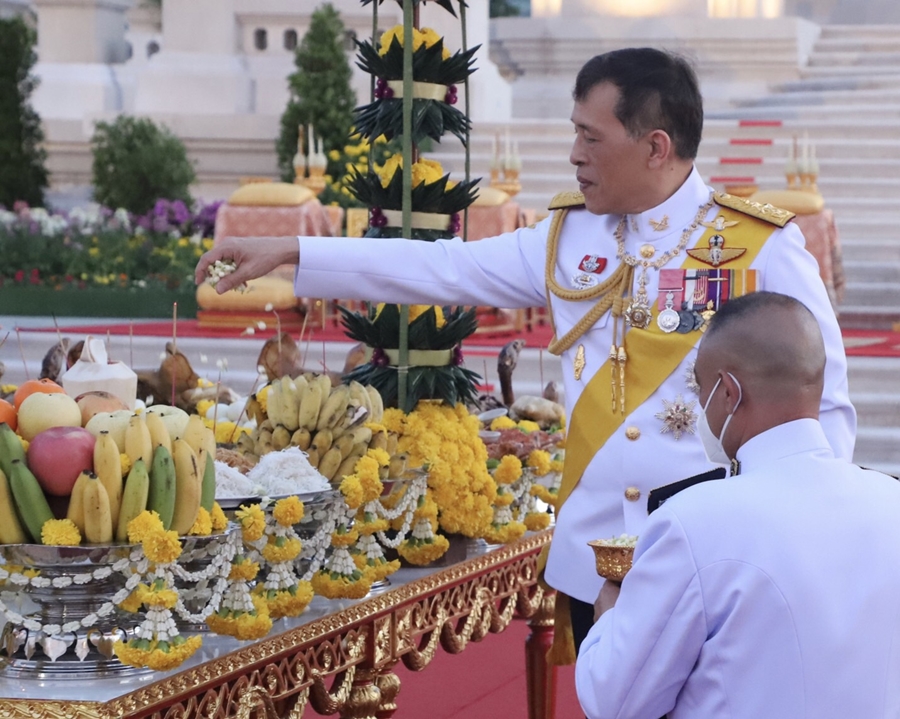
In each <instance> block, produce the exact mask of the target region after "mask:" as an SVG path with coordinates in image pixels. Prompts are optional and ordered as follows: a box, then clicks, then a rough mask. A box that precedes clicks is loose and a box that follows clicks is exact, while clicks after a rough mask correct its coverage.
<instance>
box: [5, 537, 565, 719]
mask: <svg viewBox="0 0 900 719" xmlns="http://www.w3.org/2000/svg"><path fill="white" fill-rule="evenodd" d="M551 533H552V530H545V531H543V532H539V533H535V534H529V535H526V536H525V537H523V538H522V539H520V540H518V541H517V542H514V543H512V544H509V545H506V546H503V547H499V548H486V547H484V545H483V544H482V545H481V548H480V549H474V550H473V549H471V548H470V551H469V553H470V556H469V557H468V558H467V559H465V560H462V561H460V562H458V563H456V564H452V565H450V566H447V567H438V568H435V567H429V568H422V569H401V570H400V571H399V572H397V573H396V574H394V575H392V576H391V586H390V587H389V588H388V589H387V590H385V591H383V592H381V593H378V594H375V595H374V596H371V595H370V596H369V597H368V598H366V599H362V600H358V601H353V600H344V601H337V600H326V599H323V598H321V597H316V598H315V599H314V600H313V602H312V603H311V604H310V606H309V608H308V609H307V611H306V612H305V613H304V614H303V615H302V616H301V617H298V618H294V619H282V620H279V621H277V622H275V625H274V626H273V628H272V631H271V632H270V633H269V635H268V636H267V637H265V638H264V639H262V640H259V641H256V642H239V641H237V640H236V639H232V638H231V637H223V636H219V635H215V634H207V635H204V638H203V647H202V648H201V649H200V650H199V651H198V652H197V654H196V655H195V656H194V657H192V658H191V659H190V660H188V661H187V662H185V664H184V665H183V666H182V667H181V668H180V669H179V670H178V671H174V672H168V673H147V674H142V675H139V676H127V677H124V676H123V677H114V676H110V677H102V678H95V679H89V680H75V679H46V680H39V679H31V678H27V679H19V678H13V677H5V676H0V718H3V719H5V718H6V717H15V718H16V719H19V718H21V719H64V718H68V717H72V718H73V719H92V718H94V717H102V718H107V717H108V718H110V719H112V718H113V717H116V718H118V717H123V718H124V717H127V718H129V719H131V718H135V719H137V718H138V717H152V718H153V719H174V718H175V717H178V718H179V719H193V718H195V717H196V718H200V717H203V718H204V719H206V718H209V719H219V718H221V719H224V718H225V717H237V718H239V719H249V718H250V717H258V718H259V719H276V718H277V717H291V718H292V719H299V717H301V716H303V715H304V712H306V714H308V715H309V714H311V711H307V710H313V711H315V712H317V713H319V714H323V715H328V714H334V713H339V714H340V716H341V717H342V718H344V719H376V718H377V719H386V718H387V717H390V716H391V715H392V714H393V713H394V711H395V710H396V708H397V706H396V703H395V699H396V697H397V693H398V691H399V689H400V682H399V679H398V678H397V676H396V675H395V674H394V673H393V672H392V668H393V667H394V666H395V665H396V664H397V662H399V661H402V662H403V663H404V664H405V665H406V666H407V667H408V668H410V669H412V670H414V671H420V670H423V669H425V668H426V667H427V666H428V663H429V662H430V661H431V659H432V658H433V657H434V655H435V652H436V651H438V649H439V647H443V649H444V650H446V651H448V652H451V653H458V652H461V651H463V650H464V649H465V648H466V645H467V644H468V643H469V642H470V641H480V640H481V639H483V638H485V637H486V636H487V635H488V634H490V633H492V632H493V633H496V632H500V631H503V630H504V629H505V628H506V627H507V626H508V625H509V623H510V621H512V619H513V617H514V615H515V614H518V615H519V616H522V617H525V618H530V619H531V623H532V635H531V637H529V640H528V648H527V653H526V663H527V672H528V685H529V718H530V719H545V717H551V716H552V714H553V709H552V707H553V699H554V697H553V693H554V692H553V676H552V672H548V671H547V668H546V665H545V662H544V656H545V652H546V649H547V646H548V645H549V642H550V639H551V635H552V620H551V618H552V601H553V597H552V595H550V594H548V593H545V592H544V591H543V590H542V588H541V587H540V586H539V585H538V583H537V555H538V553H539V551H540V549H541V547H543V546H544V544H546V543H547V542H549V540H550V535H551ZM471 545H472V543H470V547H471ZM472 554H475V556H471V555H472Z"/></svg>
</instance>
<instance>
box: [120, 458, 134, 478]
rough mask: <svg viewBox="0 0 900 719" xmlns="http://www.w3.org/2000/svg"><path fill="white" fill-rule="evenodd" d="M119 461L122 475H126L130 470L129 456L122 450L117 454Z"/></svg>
mask: <svg viewBox="0 0 900 719" xmlns="http://www.w3.org/2000/svg"><path fill="white" fill-rule="evenodd" d="M119 463H120V464H121V465H122V476H123V477H127V476H128V473H129V472H130V471H131V457H129V456H128V455H127V454H125V453H124V452H122V454H120V455H119Z"/></svg>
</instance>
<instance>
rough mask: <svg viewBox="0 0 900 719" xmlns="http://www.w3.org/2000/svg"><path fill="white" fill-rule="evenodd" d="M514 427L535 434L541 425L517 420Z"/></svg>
mask: <svg viewBox="0 0 900 719" xmlns="http://www.w3.org/2000/svg"><path fill="white" fill-rule="evenodd" d="M516 426H517V427H518V428H519V429H521V430H522V431H523V432H537V431H538V430H540V428H541V425H539V424H538V423H537V422H532V421H531V420H530V419H522V420H519V423H518V424H517V425H516Z"/></svg>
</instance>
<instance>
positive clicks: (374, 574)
mask: <svg viewBox="0 0 900 719" xmlns="http://www.w3.org/2000/svg"><path fill="white" fill-rule="evenodd" d="M353 563H354V564H355V565H356V568H357V569H359V571H361V572H363V573H364V574H365V575H367V576H368V577H369V579H370V580H371V581H372V582H373V583H374V582H380V581H381V580H382V579H384V578H385V577H387V576H389V575H391V574H393V573H394V572H396V571H397V570H398V569H400V560H399V559H395V560H394V561H392V562H389V561H387V560H386V559H385V558H384V557H378V558H374V557H370V558H368V559H367V558H366V555H364V554H355V555H354V556H353Z"/></svg>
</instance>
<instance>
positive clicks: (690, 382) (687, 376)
mask: <svg viewBox="0 0 900 719" xmlns="http://www.w3.org/2000/svg"><path fill="white" fill-rule="evenodd" d="M696 365H697V360H694V361H693V362H691V363H690V364H689V365H688V366H687V369H686V370H685V371H684V383H685V384H686V385H687V388H688V389H689V390H690V391H691V392H693V393H694V394H696V395H698V396H699V394H700V385H699V384H698V383H697V373H696V372H695V371H694V368H695V367H696Z"/></svg>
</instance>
